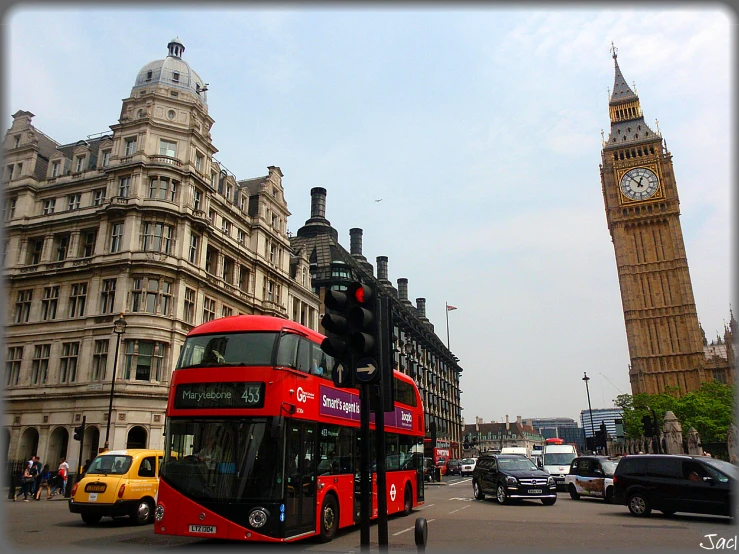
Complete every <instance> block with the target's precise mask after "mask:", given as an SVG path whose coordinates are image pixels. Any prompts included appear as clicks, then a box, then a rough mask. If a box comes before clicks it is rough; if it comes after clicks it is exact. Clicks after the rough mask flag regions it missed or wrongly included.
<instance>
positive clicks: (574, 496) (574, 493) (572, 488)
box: [567, 483, 580, 500]
mask: <svg viewBox="0 0 739 554" xmlns="http://www.w3.org/2000/svg"><path fill="white" fill-rule="evenodd" d="M567 490H568V491H569V493H570V498H572V500H580V495H579V494H577V489H575V485H573V484H572V483H570V488H569V489H567Z"/></svg>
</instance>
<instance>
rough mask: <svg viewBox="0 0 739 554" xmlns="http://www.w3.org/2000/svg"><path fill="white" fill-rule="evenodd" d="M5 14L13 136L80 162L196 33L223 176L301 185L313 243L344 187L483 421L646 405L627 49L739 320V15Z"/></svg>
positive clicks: (369, 244)
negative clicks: (638, 330)
mask: <svg viewBox="0 0 739 554" xmlns="http://www.w3.org/2000/svg"><path fill="white" fill-rule="evenodd" d="M4 16H5V17H4V21H3V24H4V25H3V28H4V33H3V35H4V36H3V39H4V44H3V52H4V53H5V60H4V64H3V69H4V75H3V82H4V91H5V93H4V95H3V103H4V105H3V113H4V114H5V115H4V118H5V128H6V129H7V128H9V127H10V124H11V122H12V117H11V114H13V113H15V112H16V111H18V110H28V111H30V112H32V113H34V114H35V117H34V119H33V125H34V126H35V127H36V128H37V129H39V130H41V131H42V132H44V133H45V134H46V135H48V136H50V137H51V138H53V139H54V140H56V141H57V142H59V143H61V144H68V143H73V142H76V141H78V140H81V139H84V138H86V137H87V136H88V135H94V134H97V133H100V132H105V131H109V126H110V125H114V124H116V123H117V122H118V117H119V115H120V110H121V105H122V100H123V99H124V98H127V97H128V96H129V94H130V92H131V88H132V86H133V84H134V80H135V78H136V75H137V73H138V71H139V69H141V67H143V66H144V65H145V64H147V63H149V62H151V61H154V60H158V59H162V58H164V57H165V56H166V55H167V43H168V42H169V41H170V40H171V39H172V38H174V37H179V39H180V40H181V41H182V43H183V44H184V45H185V48H186V50H185V52H184V55H183V59H184V60H185V61H186V62H188V63H189V64H190V66H191V67H192V68H193V69H194V70H195V71H196V72H197V73H198V74H199V75H200V76H201V77H202V78H203V80H204V81H205V82H207V83H208V84H209V90H208V107H209V114H210V116H211V117H212V118H213V119H214V120H215V124H214V126H213V129H212V133H211V134H212V138H213V142H214V144H215V146H216V147H217V148H218V150H219V151H218V152H217V154H216V156H215V157H216V159H217V160H218V161H219V162H221V163H222V164H223V165H224V166H225V167H226V168H227V169H228V170H229V171H230V172H231V173H233V174H234V175H235V176H236V177H237V178H238V179H247V178H253V177H258V176H262V175H266V174H267V167H268V166H272V165H275V166H279V167H280V168H281V170H282V172H283V173H284V178H283V185H284V187H285V195H286V199H287V202H288V207H289V209H290V212H291V214H292V215H291V216H290V218H289V220H288V227H289V230H290V231H291V232H292V233H295V232H297V230H298V229H299V228H300V227H301V226H302V225H303V224H304V223H305V221H306V220H307V219H308V218H309V217H310V190H311V188H313V187H324V188H326V190H327V198H326V202H327V205H326V217H327V219H328V220H329V221H330V222H331V224H332V226H333V227H334V228H335V229H337V230H338V232H339V239H340V241H341V243H342V244H343V246H344V247H346V248H347V250H348V249H349V246H350V244H349V229H351V228H353V227H358V228H361V229H362V230H363V254H364V256H365V257H366V258H367V259H368V261H370V262H371V263H372V264H373V266H375V271H376V258H377V256H387V257H388V259H389V261H388V273H389V278H390V280H391V281H392V282H393V284H394V285H395V286H396V287H397V280H398V279H399V278H407V279H408V297H409V299H410V300H411V301H412V302H413V303H414V304H415V299H416V298H425V299H426V315H427V317H428V318H429V319H430V321H431V323H432V324H433V325H434V330H435V332H436V333H437V335H438V336H439V338H440V339H441V340H442V341H443V342H444V343H447V337H448V344H449V347H450V348H451V350H452V352H453V353H454V354H455V355H456V356H457V357H458V358H459V360H460V365H461V367H462V368H463V373H462V375H461V378H460V383H461V389H462V391H463V392H462V407H463V416H464V418H465V420H466V422H467V423H472V422H474V421H475V417H481V418H483V420H484V421H486V422H489V421H503V420H504V419H505V416H506V415H509V417H510V418H511V420H515V418H516V416H519V415H520V416H522V417H523V418H530V417H571V418H574V419H577V420H579V414H580V411H581V410H586V409H587V408H588V399H587V395H586V389H585V384H584V382H583V381H582V377H583V373H584V372H587V374H588V376H589V377H590V381H589V393H590V400H591V403H592V407H593V408H594V409H595V408H605V407H611V406H612V405H613V404H612V401H613V399H614V398H616V396H617V395H619V394H622V393H630V392H631V389H630V385H629V378H628V364H629V357H628V347H627V342H626V334H625V328H624V317H623V311H622V306H621V298H620V291H619V284H618V279H617V273H616V264H615V257H614V250H613V245H612V243H611V240H610V234H609V231H608V228H607V225H606V218H605V211H604V204H603V196H602V192H601V182H600V174H599V164H600V162H601V149H602V140H603V139H602V136H603V135H602V133H605V136H606V137H607V136H608V131H609V126H610V122H609V118H608V100H609V89H612V88H613V82H614V63H613V59H612V57H611V43H612V42H613V44H614V45H615V46H616V47H617V49H618V50H617V52H618V63H619V66H620V68H621V70H622V72H623V75H624V77H625V78H626V80H627V82H628V83H629V85H630V86H631V87H632V89H633V88H635V90H636V92H637V93H638V95H639V97H640V101H641V106H642V110H643V113H644V116H645V120H646V122H647V124H648V125H649V126H650V127H651V128H652V129H654V130H657V127H658V128H659V131H660V132H661V133H662V136H663V138H664V139H665V141H666V143H667V148H668V149H669V150H670V152H671V153H672V155H673V163H674V170H675V176H676V179H677V186H678V191H679V194H680V201H681V206H680V207H681V218H680V222H681V225H682V230H683V233H684V239H685V247H686V252H687V257H688V263H689V267H690V275H691V279H692V285H693V293H694V296H695V301H696V306H697V310H698V316H699V319H700V321H701V324H702V326H703V329H704V330H705V332H706V335H707V337H708V339H709V341H710V340H711V339H712V338H714V337H716V336H717V335H718V334H719V333H720V334H721V335H723V330H724V324H725V323H726V322H728V319H729V309H730V307H732V306H733V307H736V306H737V304H736V302H733V304H732V300H735V299H734V297H733V294H734V289H733V287H732V283H733V282H734V276H733V268H734V263H733V257H732V253H733V251H734V249H733V248H732V244H731V238H732V226H733V207H734V200H735V199H734V198H733V196H732V190H731V187H730V179H731V178H732V176H733V170H734V168H733V166H732V163H731V160H732V157H731V153H732V152H734V151H735V149H736V148H735V144H734V140H735V136H734V132H733V131H734V129H733V126H732V122H733V119H734V116H735V114H734V111H733V110H734V106H733V99H734V95H733V92H734V91H733V86H732V85H733V84H734V83H735V78H736V76H735V75H734V73H733V69H734V65H735V64H734V59H733V57H732V55H733V50H734V48H735V43H734V42H733V41H734V40H735V38H734V35H733V34H732V28H735V26H736V19H735V16H734V14H733V12H729V11H726V10H725V9H724V8H722V7H720V6H717V5H710V4H709V5H708V6H707V7H703V6H702V5H699V4H696V5H695V6H690V5H681V6H678V7H677V8H674V7H670V6H668V5H666V4H664V5H662V4H653V5H646V7H635V6H634V5H628V6H625V7H623V8H617V9H613V8H612V7H611V4H610V3H609V4H602V5H598V4H593V5H582V6H578V5H569V4H551V5H550V4H546V5H542V4H528V5H524V6H523V7H518V6H515V7H514V6H513V5H505V4H500V5H496V4H492V3H491V4H474V5H466V6H463V7H455V6H452V5H445V4H429V5H424V4H407V5H401V6H399V7H393V6H387V5H385V4H378V5H372V4H359V5H353V6H350V5H342V4H315V5H308V6H299V5H292V4H284V5H280V6H278V7H275V6H273V5H270V4H254V5H244V6H241V5H238V4H223V5H216V7H214V8H210V9H208V10H204V9H202V8H200V7H198V6H197V5H189V4H184V5H183V4H178V5H175V4H169V5H164V4H160V5H158V6H155V7H154V8H149V9H146V8H142V7H140V6H138V5H131V6H129V7H124V6H114V7H112V8H104V7H102V5H99V6H98V5H95V4H91V5H87V4H83V5H78V6H74V5H71V4H70V5H69V6H66V7H62V8H58V7H56V6H50V5H36V6H33V5H29V6H28V7H23V6H22V5H20V6H16V7H14V8H13V9H11V11H9V12H6V13H5V14H4ZM655 120H658V121H659V124H657V123H656V122H655ZM380 199H381V201H378V200H380ZM446 304H450V305H452V306H454V307H456V308H457V309H456V310H453V311H450V312H447V311H446V308H445V306H446ZM447 315H448V327H447Z"/></svg>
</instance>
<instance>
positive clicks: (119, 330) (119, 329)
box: [105, 314, 126, 450]
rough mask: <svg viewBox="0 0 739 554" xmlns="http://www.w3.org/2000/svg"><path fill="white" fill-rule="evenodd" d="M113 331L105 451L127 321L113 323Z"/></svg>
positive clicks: (121, 318) (121, 319) (120, 320)
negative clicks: (112, 355) (119, 353)
mask: <svg viewBox="0 0 739 554" xmlns="http://www.w3.org/2000/svg"><path fill="white" fill-rule="evenodd" d="M113 331H115V334H116V335H118V338H117V339H116V343H115V358H114V359H113V378H112V379H111V380H110V402H109V403H108V426H107V427H106V428H105V450H108V446H109V442H108V440H109V439H110V418H111V415H112V414H113V393H114V391H115V374H116V370H117V369H118V348H119V347H120V346H121V335H122V334H123V333H125V332H126V320H125V319H123V314H121V317H119V318H118V319H116V320H115V321H114V322H113Z"/></svg>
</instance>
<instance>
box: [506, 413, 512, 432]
mask: <svg viewBox="0 0 739 554" xmlns="http://www.w3.org/2000/svg"><path fill="white" fill-rule="evenodd" d="M510 428H511V424H510V423H509V422H508V414H506V415H505V429H506V431H508V430H509V429H510Z"/></svg>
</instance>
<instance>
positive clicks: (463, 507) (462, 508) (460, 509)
mask: <svg viewBox="0 0 739 554" xmlns="http://www.w3.org/2000/svg"><path fill="white" fill-rule="evenodd" d="M465 508H469V506H462V507H461V508H459V509H458V510H452V511H451V512H449V513H450V514H453V513H454V512H460V511H462V510H464V509H465Z"/></svg>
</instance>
